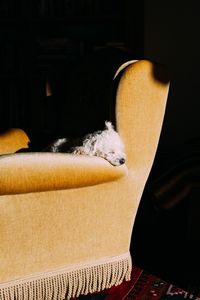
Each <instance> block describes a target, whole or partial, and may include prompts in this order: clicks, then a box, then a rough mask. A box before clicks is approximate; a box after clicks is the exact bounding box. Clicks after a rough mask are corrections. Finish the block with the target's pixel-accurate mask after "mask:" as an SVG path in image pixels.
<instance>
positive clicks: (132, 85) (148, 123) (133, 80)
mask: <svg viewBox="0 0 200 300" xmlns="http://www.w3.org/2000/svg"><path fill="white" fill-rule="evenodd" d="M127 65H128V63H125V64H124V67H126V69H125V70H124V72H123V75H122V77H121V79H120V81H119V85H118V89H117V97H116V121H117V122H116V123H117V130H118V132H119V133H120V135H121V137H122V138H123V141H124V143H125V148H126V153H127V166H128V168H129V171H131V170H133V171H134V170H135V169H138V168H139V169H140V168H142V169H143V170H144V172H147V175H148V173H149V171H150V169H151V166H152V163H153V160H154V156H155V153H156V149H157V145H158V141H159V137H160V132H161V128H162V123H163V118H164V112H165V107H166V101H167V96H168V90H169V80H168V75H167V71H166V69H165V68H164V67H163V66H161V65H159V64H156V63H152V62H150V61H147V60H140V61H136V62H132V61H131V62H130V65H128V66H127ZM121 69H123V66H122V67H120V70H121Z"/></svg>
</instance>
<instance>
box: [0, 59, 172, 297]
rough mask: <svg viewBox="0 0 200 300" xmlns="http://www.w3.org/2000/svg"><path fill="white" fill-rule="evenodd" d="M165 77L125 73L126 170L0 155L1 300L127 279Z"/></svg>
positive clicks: (119, 107) (80, 290)
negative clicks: (131, 247)
mask: <svg viewBox="0 0 200 300" xmlns="http://www.w3.org/2000/svg"><path fill="white" fill-rule="evenodd" d="M122 69H123V68H122ZM157 71H158V72H157ZM164 73H165V70H164V68H162V67H160V66H159V65H156V64H154V63H152V62H149V61H145V60H143V61H139V62H135V63H131V64H130V65H129V66H127V67H126V68H125V70H123V75H122V77H121V79H120V82H119V86H118V91H117V98H116V121H117V129H118V132H119V134H120V135H121V137H122V139H123V140H124V143H125V148H126V153H127V163H126V165H124V166H120V167H113V166H111V165H110V164H109V163H108V162H107V161H105V160H103V159H101V158H96V157H85V156H74V155H70V154H60V153H18V154H17V153H16V154H11V153H10V154H7V155H2V156H1V158H0V169H1V174H0V299H4V300H11V299H17V300H18V299H25V300H36V299H37V300H39V299H45V300H46V299H47V300H49V299H54V300H60V299H64V298H65V297H66V299H70V297H75V296H78V295H79V294H87V293H88V292H95V291H99V290H102V289H104V288H108V287H111V286H112V285H115V284H120V283H121V282H122V281H123V280H128V279H129V278H130V272H131V258H130V253H129V245H130V239H131V233H132V227H133V223H134V219H135V215H136V213H137V208H138V204H139V201H140V198H141V195H142V192H143V189H144V185H145V183H146V180H147V178H148V175H149V172H150V169H151V166H152V163H153V160H154V156H155V152H156V148H157V144H158V140H159V136H160V131H161V127H162V122H163V117H164V112H165V106H166V100H167V95H168V88H169V83H168V82H166V81H163V82H162V81H160V80H159V79H161V77H160V75H159V74H162V75H163V74H164ZM157 74H158V76H157ZM3 141H4V140H3ZM3 141H1V138H0V144H1V143H2V142H3ZM23 147H24V145H23ZM8 152H9V151H8ZM8 152H7V153H8ZM10 152H12V151H10ZM20 297H21V298H20Z"/></svg>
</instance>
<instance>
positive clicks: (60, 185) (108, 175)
mask: <svg viewBox="0 0 200 300" xmlns="http://www.w3.org/2000/svg"><path fill="white" fill-rule="evenodd" d="M0 169H1V172H0V195H8V194H21V193H31V192H43V191H48V190H59V189H72V188H81V187H84V186H92V185H96V184H101V183H105V182H109V181H113V180H117V179H119V178H121V177H123V176H125V175H126V174H127V167H126V166H125V165H122V166H119V167H113V166H112V165H110V164H109V163H108V162H107V161H106V160H104V159H102V158H98V157H89V156H83V155H72V154H64V153H45V152H44V153H39V152H35V153H16V154H8V155H2V156H1V157H0Z"/></svg>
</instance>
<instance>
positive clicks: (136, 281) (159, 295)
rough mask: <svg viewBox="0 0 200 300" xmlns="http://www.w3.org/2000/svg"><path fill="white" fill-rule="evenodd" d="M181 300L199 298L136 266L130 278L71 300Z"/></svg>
mask: <svg viewBox="0 0 200 300" xmlns="http://www.w3.org/2000/svg"><path fill="white" fill-rule="evenodd" d="M168 299H172V300H181V299H193V300H194V299H200V295H199V297H198V296H197V295H195V293H194V291H191V292H189V291H185V290H182V289H181V288H179V287H177V286H174V285H173V284H170V283H168V282H166V281H164V280H162V279H161V278H158V277H156V276H154V275H152V274H150V273H148V272H146V271H144V270H142V269H140V268H138V267H135V266H134V268H133V271H132V276H131V280H130V281H127V282H123V283H122V284H121V285H119V286H116V287H112V288H111V289H109V290H105V291H103V292H101V293H97V294H92V295H87V296H81V297H79V298H78V299H73V300H168Z"/></svg>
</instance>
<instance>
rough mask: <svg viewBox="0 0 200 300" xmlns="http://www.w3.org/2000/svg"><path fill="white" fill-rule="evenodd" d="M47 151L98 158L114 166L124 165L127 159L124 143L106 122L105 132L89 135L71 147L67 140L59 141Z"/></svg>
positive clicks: (109, 123)
mask: <svg viewBox="0 0 200 300" xmlns="http://www.w3.org/2000/svg"><path fill="white" fill-rule="evenodd" d="M46 150H48V151H50V152H68V153H74V154H84V155H90V156H98V157H102V158H104V159H106V160H107V161H108V162H109V163H111V164H112V165H113V166H119V165H122V164H124V163H125V159H126V156H125V153H124V145H123V142H122V140H121V138H120V136H119V134H118V133H117V132H116V131H115V130H114V128H113V125H112V124H111V122H108V121H106V122H105V129H104V130H103V131H96V132H94V133H91V134H87V135H86V136H85V137H83V138H82V139H81V140H80V139H79V141H78V142H77V140H76V142H73V144H71V145H70V141H69V140H68V139H67V138H63V139H58V140H56V141H54V142H53V143H52V144H51V145H50V146H49V147H48V149H46Z"/></svg>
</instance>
